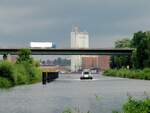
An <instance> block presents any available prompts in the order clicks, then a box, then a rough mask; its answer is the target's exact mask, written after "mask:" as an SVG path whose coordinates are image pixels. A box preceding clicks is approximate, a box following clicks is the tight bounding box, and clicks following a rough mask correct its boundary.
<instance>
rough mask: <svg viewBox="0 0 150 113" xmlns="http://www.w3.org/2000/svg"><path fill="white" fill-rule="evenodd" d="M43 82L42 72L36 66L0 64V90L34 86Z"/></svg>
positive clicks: (25, 63) (5, 62) (2, 62)
mask: <svg viewBox="0 0 150 113" xmlns="http://www.w3.org/2000/svg"><path fill="white" fill-rule="evenodd" d="M39 81H41V70H40V69H39V67H36V66H35V65H34V64H29V63H27V62H24V63H20V64H17V63H12V62H8V61H1V62H0V88H9V87H13V86H16V85H22V84H32V83H36V82H39Z"/></svg>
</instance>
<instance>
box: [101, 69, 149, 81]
mask: <svg viewBox="0 0 150 113" xmlns="http://www.w3.org/2000/svg"><path fill="white" fill-rule="evenodd" d="M103 74H104V75H106V76H113V77H123V78H133V79H144V80H150V68H145V69H143V70H129V69H125V68H122V69H109V70H106V71H105V72H104V73H103Z"/></svg>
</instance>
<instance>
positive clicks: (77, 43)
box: [71, 27, 89, 72]
mask: <svg viewBox="0 0 150 113" xmlns="http://www.w3.org/2000/svg"><path fill="white" fill-rule="evenodd" d="M71 48H81V49H82V48H89V34H88V32H80V29H79V27H74V28H73V30H72V32H71ZM81 66H82V59H81V56H80V55H76V56H71V71H72V72H77V71H78V70H80V69H81Z"/></svg>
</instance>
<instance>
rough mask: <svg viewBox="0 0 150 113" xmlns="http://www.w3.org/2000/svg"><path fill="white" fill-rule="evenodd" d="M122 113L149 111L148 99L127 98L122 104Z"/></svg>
mask: <svg viewBox="0 0 150 113" xmlns="http://www.w3.org/2000/svg"><path fill="white" fill-rule="evenodd" d="M123 111H124V113H150V99H148V98H146V99H144V100H135V99H132V98H129V99H128V101H127V102H126V103H125V104H124V106H123Z"/></svg>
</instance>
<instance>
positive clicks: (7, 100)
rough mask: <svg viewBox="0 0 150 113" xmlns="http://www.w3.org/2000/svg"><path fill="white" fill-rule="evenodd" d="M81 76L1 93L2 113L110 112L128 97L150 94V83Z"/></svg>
mask: <svg viewBox="0 0 150 113" xmlns="http://www.w3.org/2000/svg"><path fill="white" fill-rule="evenodd" d="M79 77H80V74H71V75H69V74H62V75H60V78H59V79H57V80H56V81H54V82H51V83H49V84H47V85H46V86H43V85H42V84H41V83H38V84H34V85H25V86H18V87H15V88H12V89H9V90H0V113H61V112H62V111H63V110H64V109H66V108H72V109H80V111H82V112H86V111H88V110H90V111H91V112H92V113H111V112H112V110H120V109H121V106H122V104H123V103H124V101H125V100H126V99H127V98H128V96H127V95H130V96H135V97H139V98H141V97H143V96H144V92H145V91H146V92H147V93H148V94H150V81H144V80H131V79H125V78H112V77H104V76H101V75H98V74H97V75H94V80H83V81H81V80H80V79H79Z"/></svg>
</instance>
